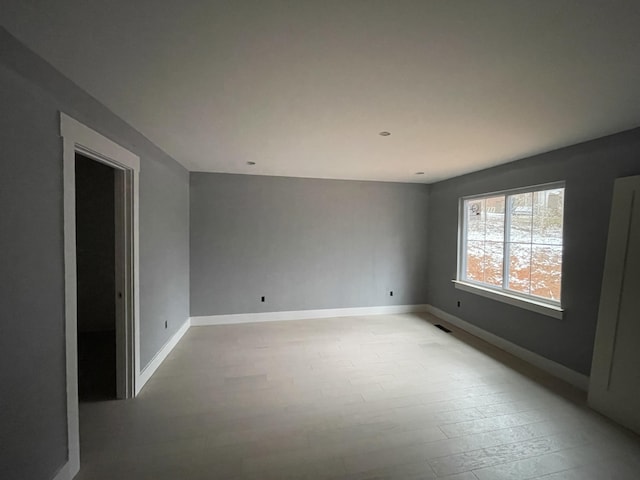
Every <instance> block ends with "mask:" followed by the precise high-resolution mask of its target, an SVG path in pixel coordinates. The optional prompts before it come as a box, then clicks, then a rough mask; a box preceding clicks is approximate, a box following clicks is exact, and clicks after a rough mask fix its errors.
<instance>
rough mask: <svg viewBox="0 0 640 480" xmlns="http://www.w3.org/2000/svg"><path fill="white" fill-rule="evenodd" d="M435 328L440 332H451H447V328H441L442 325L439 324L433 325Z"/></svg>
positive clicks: (449, 331) (448, 331)
mask: <svg viewBox="0 0 640 480" xmlns="http://www.w3.org/2000/svg"><path fill="white" fill-rule="evenodd" d="M434 326H435V327H436V328H439V329H440V330H442V331H443V332H446V333H451V330H449V329H448V328H447V327H443V326H442V325H440V324H439V323H437V324H435V325H434Z"/></svg>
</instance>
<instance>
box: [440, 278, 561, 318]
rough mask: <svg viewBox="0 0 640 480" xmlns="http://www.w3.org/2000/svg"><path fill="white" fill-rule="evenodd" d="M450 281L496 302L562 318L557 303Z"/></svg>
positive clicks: (458, 286) (457, 286)
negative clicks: (552, 303) (537, 300)
mask: <svg viewBox="0 0 640 480" xmlns="http://www.w3.org/2000/svg"><path fill="white" fill-rule="evenodd" d="M452 282H453V283H454V284H455V286H456V288H458V289H460V290H464V291H465V292H469V293H475V294H476V295H480V296H482V297H487V298H491V299H492V300H497V301H498V302H503V303H506V304H509V305H513V306H515V307H520V308H524V309H526V310H531V311H532V312H536V313H540V314H542V315H547V316H548V317H553V318H557V319H559V320H562V316H563V314H564V309H563V308H562V307H560V306H557V305H550V304H548V303H543V302H536V301H535V300H530V299H526V298H522V297H518V296H517V295H509V294H508V293H506V292H499V291H496V290H492V289H490V288H484V287H481V286H480V285H474V284H472V283H467V282H461V281H459V280H452Z"/></svg>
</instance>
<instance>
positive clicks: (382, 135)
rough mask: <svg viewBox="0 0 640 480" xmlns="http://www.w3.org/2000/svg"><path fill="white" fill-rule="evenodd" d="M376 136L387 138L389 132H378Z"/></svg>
mask: <svg viewBox="0 0 640 480" xmlns="http://www.w3.org/2000/svg"><path fill="white" fill-rule="evenodd" d="M378 135H380V136H381V137H388V136H389V135H391V132H380V133H379V134H378Z"/></svg>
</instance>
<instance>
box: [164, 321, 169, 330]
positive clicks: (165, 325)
mask: <svg viewBox="0 0 640 480" xmlns="http://www.w3.org/2000/svg"><path fill="white" fill-rule="evenodd" d="M167 327H169V322H168V321H167V320H165V321H164V328H165V329H166V328H167Z"/></svg>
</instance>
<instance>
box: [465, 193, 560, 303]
mask: <svg viewBox="0 0 640 480" xmlns="http://www.w3.org/2000/svg"><path fill="white" fill-rule="evenodd" d="M563 210H564V185H557V184H556V185H553V186H549V185H547V186H545V187H537V188H536V187H532V188H530V189H520V190H514V191H509V192H502V193H499V194H490V195H484V196H475V197H472V198H465V199H463V200H462V210H461V217H462V218H461V219H460V224H461V242H460V253H459V262H458V263H459V272H458V280H460V281H464V282H468V283H472V284H478V285H480V286H482V287H486V288H491V289H495V290H503V291H505V292H507V293H509V294H511V295H517V296H522V297H527V298H531V299H533V300H535V301H543V302H546V303H551V304H553V305H560V298H561V283H562V282H561V280H562V227H563Z"/></svg>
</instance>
